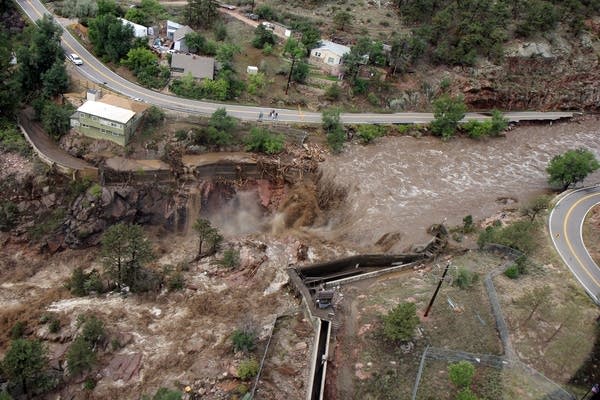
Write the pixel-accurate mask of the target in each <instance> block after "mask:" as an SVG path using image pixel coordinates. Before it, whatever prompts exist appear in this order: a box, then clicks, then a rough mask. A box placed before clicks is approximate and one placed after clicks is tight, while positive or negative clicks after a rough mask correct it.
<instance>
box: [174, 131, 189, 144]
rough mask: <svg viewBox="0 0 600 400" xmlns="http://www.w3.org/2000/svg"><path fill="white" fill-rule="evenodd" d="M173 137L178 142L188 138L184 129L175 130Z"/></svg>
mask: <svg viewBox="0 0 600 400" xmlns="http://www.w3.org/2000/svg"><path fill="white" fill-rule="evenodd" d="M175 139H177V141H178V142H183V141H185V140H187V139H188V133H187V131H186V130H185V129H179V130H178V131H177V132H175Z"/></svg>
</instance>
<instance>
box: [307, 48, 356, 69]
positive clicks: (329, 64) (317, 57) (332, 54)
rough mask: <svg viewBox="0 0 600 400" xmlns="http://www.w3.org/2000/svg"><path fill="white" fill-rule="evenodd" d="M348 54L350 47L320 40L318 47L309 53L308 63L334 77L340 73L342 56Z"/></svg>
mask: <svg viewBox="0 0 600 400" xmlns="http://www.w3.org/2000/svg"><path fill="white" fill-rule="evenodd" d="M348 53H350V47H348V46H344V45H343V44H338V43H333V42H330V41H329V40H321V42H319V45H318V46H317V47H315V48H314V49H312V50H311V51H310V57H309V59H308V61H309V62H310V63H311V64H313V65H317V66H319V67H320V68H321V69H322V70H324V71H327V72H329V74H330V75H333V76H336V75H339V74H340V73H341V72H342V66H341V64H342V59H343V57H344V54H348Z"/></svg>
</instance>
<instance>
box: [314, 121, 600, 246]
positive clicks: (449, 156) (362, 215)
mask: <svg viewBox="0 0 600 400" xmlns="http://www.w3.org/2000/svg"><path fill="white" fill-rule="evenodd" d="M579 147H584V148H588V149H590V150H592V151H593V152H594V153H596V155H597V156H600V119H599V118H597V117H587V118H586V119H584V120H581V121H579V122H578V123H559V124H553V125H552V126H551V125H549V124H544V125H535V126H524V127H518V128H516V129H513V130H512V131H510V132H508V133H507V135H506V137H505V138H498V139H489V140H481V141H476V140H470V139H466V138H465V139H454V140H450V141H447V142H443V141H441V140H439V139H436V138H432V137H423V138H413V137H387V138H382V139H379V140H378V141H377V143H375V144H371V145H368V146H362V145H353V146H347V147H346V148H345V150H344V152H343V153H342V154H340V155H339V156H335V157H331V158H329V159H328V161H326V162H325V163H324V164H323V165H322V167H323V170H324V171H325V174H326V176H327V177H328V179H331V180H333V181H335V182H336V183H337V184H341V185H345V186H347V187H348V188H350V190H349V195H348V199H347V200H348V204H347V207H345V209H344V210H339V211H338V213H337V215H336V216H334V218H333V219H332V221H331V224H330V225H329V226H328V229H327V231H325V230H320V233H321V234H327V235H328V236H329V238H330V239H333V238H338V239H342V240H344V241H345V242H349V243H351V244H355V245H359V246H368V245H370V244H372V243H374V242H375V241H377V239H378V238H380V237H381V235H383V234H384V233H386V232H401V233H402V240H401V242H400V243H399V244H397V245H396V246H395V247H394V250H402V249H405V248H406V247H407V246H408V245H410V244H412V243H420V242H423V241H425V240H426V239H427V238H428V235H427V233H426V228H427V227H428V226H430V225H431V224H434V223H439V222H442V221H444V220H446V221H447V223H448V224H449V225H450V226H452V225H458V224H461V223H462V222H461V221H462V218H463V217H464V216H465V215H468V214H471V215H473V217H474V219H475V220H481V219H483V218H486V217H489V216H492V215H494V214H495V213H497V212H500V211H501V210H502V209H503V208H505V207H507V206H506V204H505V203H503V202H501V201H499V199H500V198H503V197H510V198H514V199H516V200H517V201H518V202H517V203H516V204H514V205H513V207H518V206H520V205H521V204H523V203H525V202H527V201H529V200H530V199H531V198H533V197H535V196H536V195H539V194H541V193H543V192H545V191H547V190H548V185H547V182H546V179H547V175H546V172H545V168H546V165H547V163H548V161H549V160H550V159H551V158H552V157H553V156H555V155H557V154H560V153H562V152H564V151H566V150H568V149H574V148H579ZM596 182H600V174H598V173H596V174H594V175H591V176H590V177H588V179H587V180H586V182H585V183H586V184H591V183H596ZM329 231H330V232H331V233H327V232H329Z"/></svg>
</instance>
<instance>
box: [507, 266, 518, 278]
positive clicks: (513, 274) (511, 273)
mask: <svg viewBox="0 0 600 400" xmlns="http://www.w3.org/2000/svg"><path fill="white" fill-rule="evenodd" d="M504 275H506V276H507V277H509V278H510V279H517V278H518V277H519V269H518V268H517V266H516V265H511V266H510V267H508V268H506V270H505V271H504Z"/></svg>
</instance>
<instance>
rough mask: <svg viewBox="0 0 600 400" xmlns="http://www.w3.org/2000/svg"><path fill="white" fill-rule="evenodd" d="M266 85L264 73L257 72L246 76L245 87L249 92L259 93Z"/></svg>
mask: <svg viewBox="0 0 600 400" xmlns="http://www.w3.org/2000/svg"><path fill="white" fill-rule="evenodd" d="M266 85H267V79H266V77H265V74H263V73H262V72H259V73H257V74H254V75H249V76H248V86H247V87H246V89H247V90H248V93H250V94H261V93H262V91H263V90H264V88H265V86H266Z"/></svg>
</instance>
